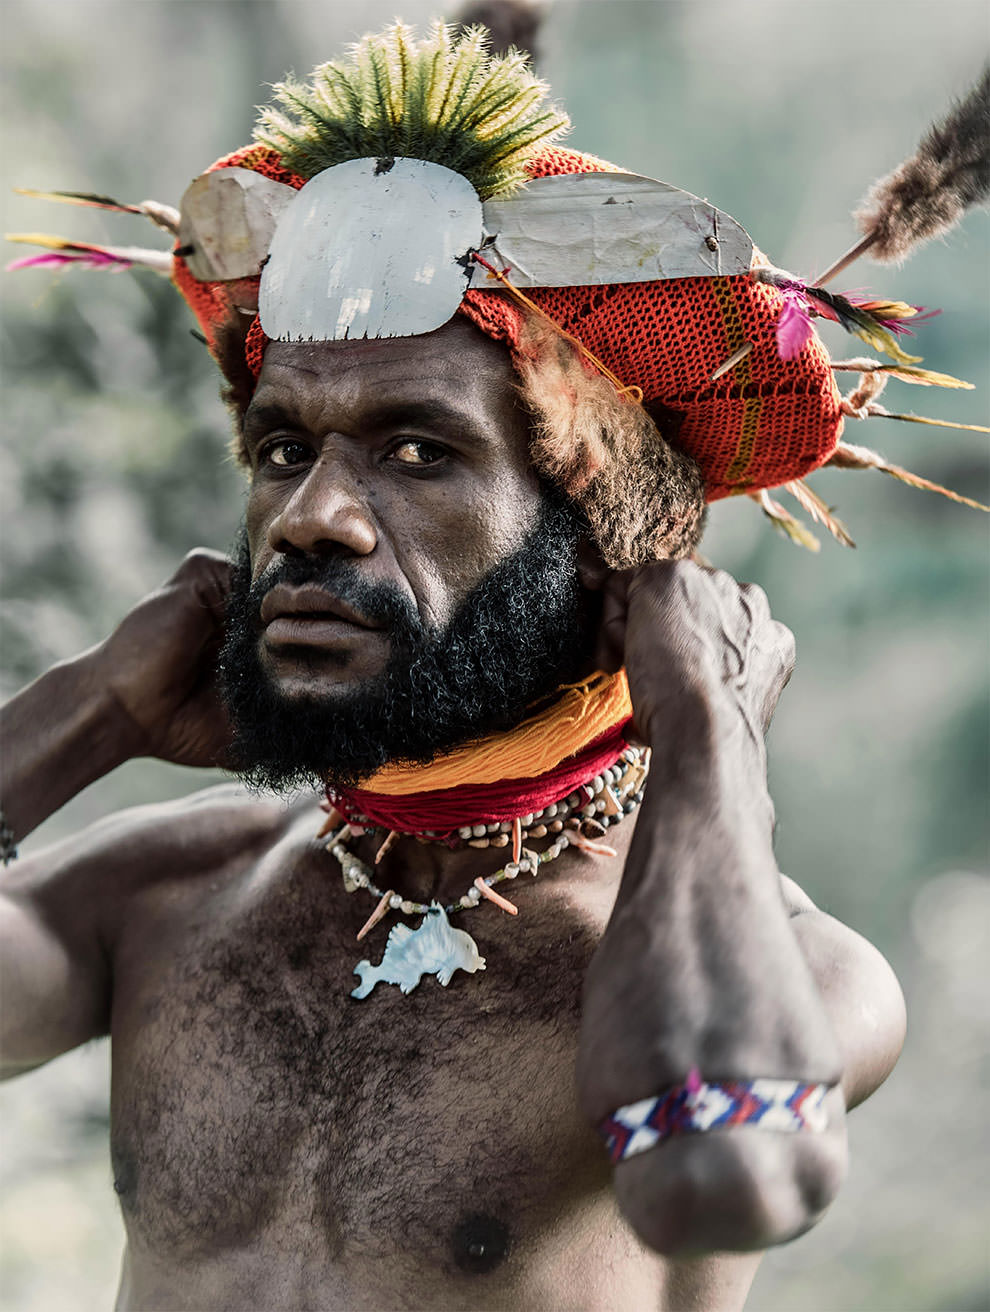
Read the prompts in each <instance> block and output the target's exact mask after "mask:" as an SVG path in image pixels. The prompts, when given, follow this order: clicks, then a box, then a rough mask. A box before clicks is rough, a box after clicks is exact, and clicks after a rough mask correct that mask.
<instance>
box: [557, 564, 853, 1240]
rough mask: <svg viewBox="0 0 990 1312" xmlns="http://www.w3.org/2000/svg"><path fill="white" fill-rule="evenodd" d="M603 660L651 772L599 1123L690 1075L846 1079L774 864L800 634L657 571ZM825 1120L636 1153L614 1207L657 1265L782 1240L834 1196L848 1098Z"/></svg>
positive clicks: (757, 597) (596, 1006)
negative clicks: (621, 689) (683, 1254)
mask: <svg viewBox="0 0 990 1312" xmlns="http://www.w3.org/2000/svg"><path fill="white" fill-rule="evenodd" d="M598 656H599V659H600V660H601V661H602V663H603V664H604V666H605V667H606V668H617V667H618V666H619V665H621V664H623V663H624V664H625V666H626V670H627V674H628V677H629V687H630V693H631V697H632V703H633V714H634V719H635V723H636V727H637V730H638V733H639V735H640V737H641V738H642V739H643V741H644V742H645V743H646V744H647V745H649V746H650V747H651V748H652V765H651V771H650V777H649V781H648V784H647V788H646V795H645V798H644V801H643V805H642V808H641V810H640V814H639V817H638V820H637V825H636V831H635V834H634V836H633V842H632V845H631V848H630V851H629V856H628V858H627V861H626V867H625V870H624V872H623V879H622V884H621V887H620V890H619V894H618V897H617V900H616V904H615V909H614V911H613V914H612V918H611V920H610V921H609V925H608V927H607V929H606V931H605V934H604V936H603V938H602V941H601V943H600V944H599V947H598V950H597V951H596V953H595V957H594V959H593V961H592V963H591V967H590V969H589V971H588V975H587V978H586V982H585V991H584V1007H583V1017H582V1030H581V1041H580V1049H579V1060H578V1089H579V1095H580V1098H581V1103H582V1106H583V1108H584V1111H585V1114H586V1115H587V1117H588V1119H589V1121H591V1122H592V1123H593V1124H597V1123H598V1122H599V1121H601V1119H602V1118H603V1117H605V1116H606V1115H608V1114H609V1113H611V1112H613V1111H614V1110H615V1109H616V1108H617V1107H619V1106H622V1105H625V1104H628V1103H632V1102H636V1101H638V1100H640V1099H643V1098H648V1097H651V1096H653V1095H655V1094H658V1093H660V1092H662V1091H663V1090H664V1089H666V1088H669V1087H671V1086H672V1085H676V1084H680V1083H682V1082H683V1081H684V1080H685V1078H686V1077H687V1076H688V1074H689V1072H690V1071H692V1070H695V1069H696V1070H698V1071H700V1074H701V1078H702V1079H704V1080H707V1081H716V1082H717V1081H722V1080H733V1079H742V1080H748V1079H754V1078H759V1077H761V1076H764V1077H776V1078H791V1079H797V1080H800V1081H802V1082H808V1083H819V1082H821V1083H826V1084H831V1083H834V1082H836V1081H837V1080H838V1078H839V1076H840V1074H841V1065H840V1059H839V1051H838V1048H837V1045H836V1042H835V1039H834V1036H833V1034H832V1031H831V1028H830V1025H829V1022H828V1018H827V1016H826V1013H825V1010H824V1007H823V1005H822V1000H821V997H820V996H819V993H818V990H817V989H816V986H815V981H814V980H813V978H812V976H811V973H810V972H809V970H808V968H807V965H806V963H805V960H804V958H803V955H802V953H801V950H800V948H799V945H798V942H797V939H796V938H795V935H794V933H793V932H792V930H791V928H790V925H789V923H788V917H787V913H786V910H785V907H784V902H783V897H782V894H781V886H780V875H779V872H778V870H777V867H776V863H775V861H774V857H773V849H772V827H773V808H772V804H771V802H770V798H769V795H768V793H767V788H766V769H765V750H764V742H763V737H764V733H765V731H766V728H767V726H768V725H769V722H770V718H771V716H772V715H773V712H774V708H775V706H776V704H777V700H778V698H779V696H780V693H781V691H782V689H783V687H784V685H785V684H786V682H787V680H788V678H789V676H790V673H791V670H792V668H793V658H794V644H793V639H792V638H791V635H790V633H789V632H788V631H787V630H786V629H785V628H784V627H783V626H782V625H780V624H777V623H776V622H775V621H774V620H773V619H771V617H770V613H769V608H768V606H767V602H766V598H765V597H764V595H763V593H762V592H761V591H760V590H759V589H758V588H753V587H746V586H739V585H738V584H736V583H735V582H734V580H732V579H731V578H730V577H729V576H728V575H727V574H724V573H722V572H714V573H713V572H711V571H708V570H704V569H701V568H699V567H698V566H695V565H692V564H689V563H687V562H661V563H658V564H655V565H649V566H645V567H643V568H640V569H637V570H634V571H630V572H629V573H626V574H622V575H613V576H611V577H610V578H609V579H608V580H607V581H606V583H605V597H604V606H603V614H602V640H601V644H600V647H599V651H598ZM829 1110H830V1114H831V1118H832V1119H831V1128H830V1130H829V1132H828V1134H825V1135H819V1134H811V1133H807V1134H799V1135H781V1134H772V1133H770V1132H764V1133H762V1134H761V1133H758V1132H754V1131H752V1130H751V1129H749V1130H747V1129H742V1130H735V1131H720V1132H714V1133H712V1134H700V1135H698V1134H696V1135H687V1136H683V1138H679V1139H676V1140H672V1141H671V1142H670V1143H669V1144H665V1145H663V1146H662V1147H660V1148H657V1149H655V1150H653V1151H651V1152H648V1153H644V1154H642V1155H641V1156H638V1157H634V1158H632V1159H630V1160H629V1161H628V1162H624V1163H622V1164H621V1166H620V1167H619V1168H618V1169H617V1172H616V1189H617V1192H618V1196H619V1201H620V1204H621V1205H622V1206H623V1209H624V1210H625V1212H626V1215H627V1217H628V1219H629V1220H630V1222H631V1223H632V1224H633V1225H634V1227H635V1228H636V1229H637V1231H638V1232H639V1233H640V1235H641V1237H643V1238H644V1239H645V1240H646V1242H648V1243H650V1244H652V1245H653V1246H654V1247H657V1248H659V1249H661V1251H689V1250H690V1249H691V1248H692V1247H697V1246H700V1247H702V1248H705V1247H724V1248H751V1247H759V1246H765V1245H766V1244H767V1243H776V1242H781V1241H782V1240H783V1239H785V1238H789V1237H791V1236H793V1234H795V1233H797V1232H798V1231H799V1230H800V1229H802V1228H805V1227H806V1226H807V1225H808V1224H810V1223H811V1221H812V1220H813V1219H814V1217H815V1215H816V1213H817V1212H818V1211H819V1210H820V1209H821V1207H822V1206H823V1205H824V1204H825V1202H827V1201H828V1199H829V1198H830V1197H831V1195H832V1193H833V1192H834V1190H835V1188H836V1186H837V1181H838V1178H839V1176H840V1175H841V1166H842V1159H843V1151H844V1144H843V1127H842V1099H841V1094H839V1093H838V1092H836V1094H835V1095H832V1096H830V1098H829ZM720 1188H721V1191H722V1192H721V1193H720V1192H719V1190H720ZM730 1196H731V1198H732V1200H733V1202H732V1204H731V1206H729V1207H728V1209H726V1207H725V1206H723V1204H724V1202H725V1199H726V1198H727V1197H730Z"/></svg>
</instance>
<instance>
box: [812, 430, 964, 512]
mask: <svg viewBox="0 0 990 1312" xmlns="http://www.w3.org/2000/svg"><path fill="white" fill-rule="evenodd" d="M825 463H826V464H827V465H831V466H832V467H833V468H835V469H879V470H880V472H881V473H883V474H889V475H890V476H891V478H896V479H899V480H900V482H902V483H907V484H908V486H909V487H917V488H921V489H922V490H923V491H925V492H937V493H938V494H939V496H943V497H948V498H949V500H950V501H958V502H959V504H960V505H962V506H970V507H971V508H972V509H973V510H985V511H988V512H990V506H984V505H983V504H982V503H981V502H979V501H971V500H970V498H969V497H964V496H960V495H959V493H958V492H953V491H952V490H951V489H950V488H947V487H942V486H941V484H939V483H932V482H931V481H930V480H929V479H927V478H921V477H920V475H918V474H912V473H911V471H910V470H908V469H901V467H900V466H899V465H891V464H888V462H887V461H886V460H884V458H883V456H881V455H878V454H877V452H876V451H871V450H869V448H868V447H865V446H853V445H852V443H851V442H840V443H839V445H838V446H837V447H836V448H835V450H834V451H833V452H832V454H831V456H830V457H829V459H828V460H827V461H826V462H825Z"/></svg>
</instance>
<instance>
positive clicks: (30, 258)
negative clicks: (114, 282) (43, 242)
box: [6, 250, 132, 273]
mask: <svg viewBox="0 0 990 1312" xmlns="http://www.w3.org/2000/svg"><path fill="white" fill-rule="evenodd" d="M68 264H81V265H82V266H83V267H84V268H88V269H110V270H111V271H112V272H114V273H116V272H118V271H119V270H121V269H129V268H130V267H131V264H132V261H131V260H125V259H122V258H121V257H120V256H118V255H107V254H105V253H104V252H103V251H97V250H92V251H45V252H44V254H42V255H25V256H24V257H23V258H22V259H19V260H11V262H10V263H9V264H8V265H7V266H6V272H7V273H12V272H13V271H14V270H15V269H57V268H61V267H63V266H65V265H68Z"/></svg>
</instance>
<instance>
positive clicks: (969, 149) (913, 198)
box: [855, 65, 990, 262]
mask: <svg viewBox="0 0 990 1312" xmlns="http://www.w3.org/2000/svg"><path fill="white" fill-rule="evenodd" d="M988 197H990V65H988V66H987V68H985V69H984V71H983V76H982V77H981V78H980V80H979V82H978V83H977V84H976V86H975V87H973V89H972V91H970V93H969V95H968V96H966V98H965V99H964V100H962V101H960V102H959V104H957V105H955V106H953V108H952V109H951V110H950V111H949V113H948V114H947V115H946V117H945V118H944V119H943V120H942V122H940V123H934V124H933V125H932V126H931V127H930V128H929V129H928V131H927V132H926V133H925V135H924V137H923V138H922V140H921V144H920V145H919V146H918V149H917V151H916V152H915V154H914V155H912V156H911V158H910V159H907V160H905V161H904V163H903V164H901V165H899V167H898V168H896V169H894V171H893V173H890V174H888V176H887V177H886V178H883V179H881V181H880V182H878V183H876V184H875V185H874V187H873V188H872V189H871V191H870V193H869V195H868V196H867V197H866V198H865V200H864V201H863V203H862V205H861V206H860V208H859V209H858V210H857V212H856V214H855V218H856V220H857V222H858V223H859V226H860V228H861V230H862V232H863V234H864V235H868V236H870V237H871V238H872V241H871V245H870V254H871V255H872V257H873V258H874V259H875V260H881V261H883V262H887V261H890V260H903V259H904V257H905V256H906V255H909V254H910V253H911V251H912V250H913V249H914V247H915V246H917V245H919V244H920V243H921V242H925V241H931V239H932V238H933V237H939V236H941V235H942V233H944V232H947V231H948V230H949V229H950V228H951V227H953V226H954V225H955V224H956V223H958V222H959V220H960V219H961V218H962V216H963V214H964V213H965V212H966V210H968V209H969V208H970V207H971V206H972V205H979V204H983V203H985V202H986V200H987V199H988Z"/></svg>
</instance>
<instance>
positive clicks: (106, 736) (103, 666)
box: [0, 551, 229, 1075]
mask: <svg viewBox="0 0 990 1312" xmlns="http://www.w3.org/2000/svg"><path fill="white" fill-rule="evenodd" d="M228 581H229V564H228V562H227V560H226V558H225V557H223V556H221V555H219V554H217V553H215V552H207V551H197V552H193V553H191V554H190V555H189V556H187V557H186V559H185V561H184V562H183V564H182V565H181V566H180V568H179V570H178V571H177V572H176V574H175V575H174V576H173V577H172V578H171V579H170V580H169V581H168V582H167V583H165V584H164V585H163V586H162V587H161V588H159V589H158V590H157V591H155V592H154V593H152V594H151V595H150V596H148V597H146V598H145V599H144V600H143V601H142V602H141V603H140V604H139V605H138V606H137V607H135V609H134V610H133V611H131V613H130V614H129V615H128V616H127V617H126V619H125V620H124V621H123V622H122V623H121V624H120V626H119V627H118V628H117V629H116V630H115V631H114V633H113V634H112V635H111V636H110V637H109V638H107V639H106V641H105V642H103V643H100V644H99V645H98V646H96V647H94V648H92V649H91V650H90V651H88V652H85V653H83V655H81V656H78V657H76V658H74V659H73V660H68V661H64V662H62V663H60V664H58V665H56V666H55V667H54V668H52V669H51V670H49V671H48V672H47V673H45V674H43V675H42V676H41V677H40V678H38V679H37V680H35V682H34V683H32V684H31V685H30V686H29V687H28V688H26V689H24V691H23V692H21V693H20V694H18V696H16V697H14V698H13V699H12V700H11V701H10V702H8V704H7V705H6V706H5V707H4V708H3V710H2V712H0V733H2V740H3V757H2V771H0V799H2V802H3V808H4V817H5V821H6V824H7V825H8V826H9V829H10V831H12V835H13V838H12V841H13V842H16V841H19V840H20V839H22V838H23V837H24V836H25V835H27V834H28V833H30V832H31V831H32V830H33V829H34V828H36V827H37V825H39V824H40V823H41V822H42V821H43V820H45V819H46V818H47V817H48V816H49V815H51V814H52V813H53V812H54V811H57V810H58V808H59V807H61V806H62V805H63V804H64V803H65V802H67V801H69V799H70V798H72V797H74V796H75V795H76V794H77V793H78V792H80V791H81V790H82V789H83V788H85V787H86V786H87V785H88V784H90V783H93V782H94V781H95V780H96V779H99V778H100V777H101V776H103V775H105V774H107V773H109V772H110V771H111V770H113V769H115V768H116V767H117V766H118V765H121V764H122V763H123V762H124V761H126V760H129V759H131V758H132V757H137V756H157V757H160V758H161V759H163V760H168V761H173V762H176V763H179V764H186V765H203V766H206V765H215V764H217V763H218V762H219V761H221V760H222V759H223V755H224V752H225V750H226V746H227V743H228V740H229V728H228V725H227V720H226V716H225V714H224V712H223V710H222V708H221V706H220V702H219V700H218V698H217V695H216V691H215V688H214V682H213V677H214V670H215V664H216V654H217V650H218V648H219V642H220V634H221V624H222V617H223V608H224V603H225V598H226V594H227V588H228ZM119 828H120V826H119V824H117V825H116V826H115V823H114V822H112V821H111V822H105V824H104V825H103V826H97V827H96V828H95V829H94V830H93V831H91V834H90V835H88V836H87V843H88V844H89V845H90V846H91V847H92V846H93V845H94V844H95V846H96V847H97V848H99V847H100V845H101V844H103V845H104V847H109V846H112V845H116V846H117V848H119V847H120V839H121V834H120V832H119ZM97 856H98V853H97ZM93 858H94V853H93V852H87V851H83V850H82V849H80V847H79V844H78V842H77V841H76V840H73V841H72V843H70V844H67V843H62V844H59V845H57V846H56V847H54V848H52V849H50V850H49V851H48V852H46V853H43V854H40V855H39V856H37V857H34V858H31V859H30V860H25V861H22V862H17V863H14V864H13V865H12V866H10V867H9V868H8V869H7V870H6V871H5V872H4V878H3V887H2V889H0V1020H2V1027H0V1051H2V1063H3V1064H2V1071H3V1073H4V1074H5V1075H12V1074H17V1073H18V1072H19V1071H21V1070H27V1069H30V1067H32V1066H36V1065H38V1064H39V1062H42V1061H46V1060H48V1058H50V1057H53V1056H56V1055H57V1054H58V1053H59V1052H64V1051H65V1050H66V1049H68V1048H70V1047H74V1046H75V1045H76V1044H79V1043H82V1042H84V1041H85V1040H86V1039H89V1038H92V1037H94V1036H95V1035H97V1034H100V1033H103V1032H105V1028H106V1023H107V1015H108V1005H109V1004H108V971H107V963H106V961H105V959H104V955H103V951H102V948H101V945H100V943H99V936H98V933H97V929H96V917H97V914H98V910H99V908H98V907H97V906H96V905H95V903H96V901H97V899H96V897H95V896H94V892H93V888H92V884H91V882H90V881H89V880H88V878H87V876H86V869H87V861H90V860H91V859H93Z"/></svg>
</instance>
